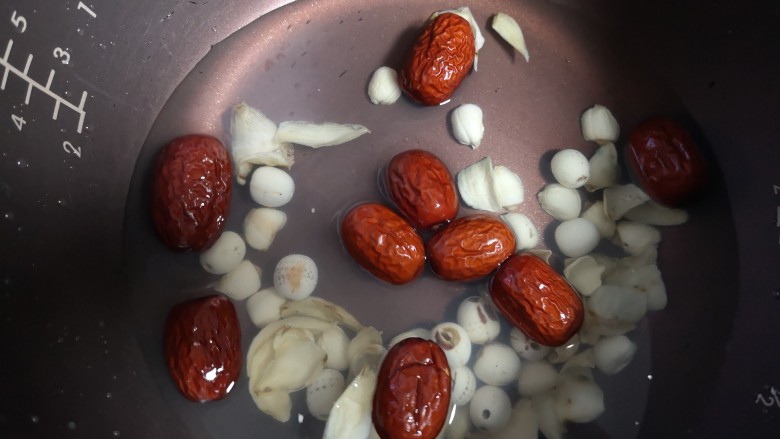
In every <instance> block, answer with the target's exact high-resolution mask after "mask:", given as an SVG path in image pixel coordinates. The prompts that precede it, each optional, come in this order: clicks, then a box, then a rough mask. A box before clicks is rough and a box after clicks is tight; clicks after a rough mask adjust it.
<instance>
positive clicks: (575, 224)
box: [555, 218, 601, 258]
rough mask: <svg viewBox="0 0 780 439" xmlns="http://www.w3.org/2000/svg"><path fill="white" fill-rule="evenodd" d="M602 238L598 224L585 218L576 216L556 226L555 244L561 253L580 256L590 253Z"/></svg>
mask: <svg viewBox="0 0 780 439" xmlns="http://www.w3.org/2000/svg"><path fill="white" fill-rule="evenodd" d="M600 240H601V234H600V233H599V230H598V229H597V228H596V226H595V225H594V224H593V223H592V222H590V221H588V220H586V219H585V218H574V219H571V220H567V221H564V222H562V223H560V224H558V227H556V228H555V244H557V245H558V248H559V249H560V250H561V253H563V254H564V255H566V256H568V257H570V258H578V257H580V256H585V255H586V254H588V253H590V252H591V251H592V250H593V249H594V248H596V246H597V245H598V244H599V241H600Z"/></svg>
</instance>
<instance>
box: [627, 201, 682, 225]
mask: <svg viewBox="0 0 780 439" xmlns="http://www.w3.org/2000/svg"><path fill="white" fill-rule="evenodd" d="M624 218H626V219H629V220H631V221H636V222H638V223H642V224H648V225H651V226H677V225H680V224H684V223H686V222H687V221H688V212H687V211H686V210H685V209H675V208H672V207H666V206H663V205H661V204H658V203H656V202H655V201H653V200H648V201H645V202H644V203H643V204H640V205H639V206H637V207H635V208H633V209H631V210H629V211H628V212H626V214H625V215H624Z"/></svg>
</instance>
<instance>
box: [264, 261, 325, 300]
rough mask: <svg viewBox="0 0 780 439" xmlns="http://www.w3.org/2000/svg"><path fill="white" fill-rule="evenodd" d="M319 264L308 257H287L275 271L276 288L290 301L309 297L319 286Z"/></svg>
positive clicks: (278, 264)
mask: <svg viewBox="0 0 780 439" xmlns="http://www.w3.org/2000/svg"><path fill="white" fill-rule="evenodd" d="M317 279H318V273H317V264H315V263H314V260H312V258H310V257H308V256H306V255H296V254H293V255H287V256H285V257H283V258H282V259H281V260H279V262H278V263H277V264H276V268H275V269H274V288H276V291H277V292H278V293H279V294H280V295H281V296H282V297H285V298H287V299H290V300H301V299H305V298H307V297H309V296H310V295H311V293H313V292H314V288H315V287H316V286H317Z"/></svg>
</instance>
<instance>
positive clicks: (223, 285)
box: [214, 260, 262, 300]
mask: <svg viewBox="0 0 780 439" xmlns="http://www.w3.org/2000/svg"><path fill="white" fill-rule="evenodd" d="M261 274H262V271H261V270H260V267H258V266H256V265H255V264H253V263H252V262H251V261H249V260H243V261H241V263H240V264H238V266H237V267H236V268H234V269H233V270H231V271H230V272H229V273H227V274H225V275H223V276H222V278H220V279H219V282H217V285H216V286H214V289H215V290H217V291H219V292H220V293H223V294H225V295H226V296H228V297H230V298H231V299H233V300H244V299H246V298H247V297H249V296H251V295H252V294H254V293H256V292H257V291H258V290H259V289H260V276H261Z"/></svg>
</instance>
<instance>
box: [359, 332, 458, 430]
mask: <svg viewBox="0 0 780 439" xmlns="http://www.w3.org/2000/svg"><path fill="white" fill-rule="evenodd" d="M451 385H452V376H451V375H450V368H449V364H448V363H447V357H446V356H445V354H444V351H443V350H442V349H441V348H440V347H439V346H438V345H437V344H436V343H434V342H432V341H430V340H424V339H422V338H408V339H406V340H403V341H401V342H399V343H398V344H396V345H395V346H393V347H392V348H390V350H389V351H388V352H387V356H385V359H384V360H383V361H382V366H381V368H380V369H379V376H378V378H377V384H376V392H375V393H374V405H373V411H372V420H373V421H374V427H376V432H377V433H379V437H381V438H382V439H412V438H414V439H433V438H435V437H436V435H438V434H439V432H440V431H441V429H442V428H443V427H444V422H445V421H446V418H447V411H448V410H449V405H450V387H451Z"/></svg>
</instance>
